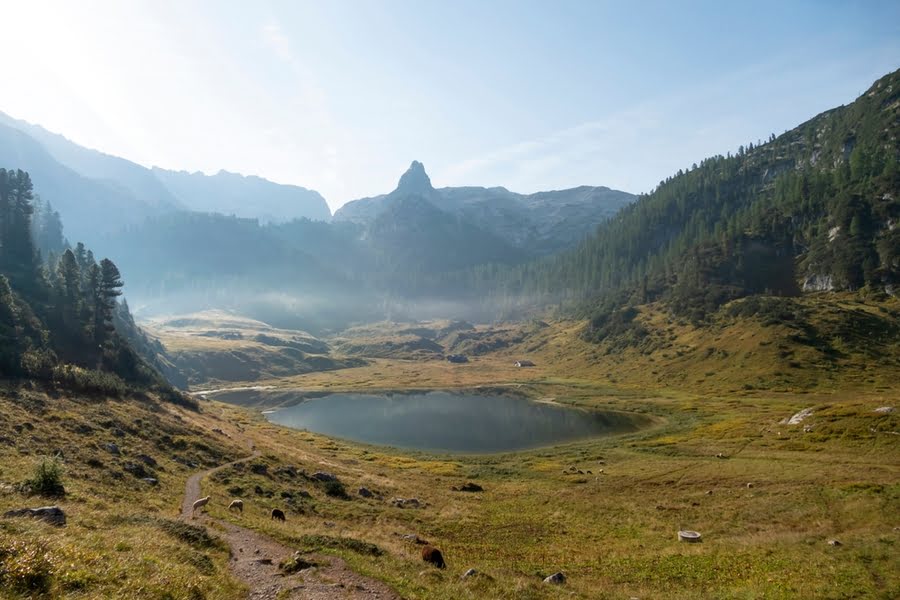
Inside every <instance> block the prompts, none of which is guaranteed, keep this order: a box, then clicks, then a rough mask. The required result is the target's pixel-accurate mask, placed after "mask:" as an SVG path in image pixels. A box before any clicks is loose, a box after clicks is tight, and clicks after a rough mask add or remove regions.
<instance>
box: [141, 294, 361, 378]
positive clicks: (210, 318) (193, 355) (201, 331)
mask: <svg viewBox="0 0 900 600" xmlns="http://www.w3.org/2000/svg"><path fill="white" fill-rule="evenodd" d="M146 327H147V331H148V332H149V333H150V335H151V336H152V338H153V339H154V340H156V341H158V342H159V343H160V344H162V346H163V347H164V348H165V356H166V359H167V360H168V361H170V362H171V364H172V365H173V367H174V368H176V369H178V370H179V372H180V373H181V374H182V375H183V376H184V377H185V379H186V383H188V384H190V385H191V386H194V387H197V386H204V387H210V386H217V385H224V384H227V383H228V382H234V381H238V382H240V381H252V380H257V379H268V378H272V377H285V376H288V375H296V374H299V373H309V372H312V371H329V370H332V369H343V368H348V367H358V366H360V365H362V364H364V361H363V360H361V359H358V358H346V357H335V356H333V355H332V349H331V347H330V346H329V345H328V344H326V343H325V342H323V341H321V340H319V339H317V338H315V337H314V336H312V335H310V334H309V333H306V332H305V331H299V330H292V329H279V328H277V327H272V326H271V325H269V324H267V323H264V322H262V321H258V320H256V319H249V318H245V317H241V316H238V315H235V314H232V313H228V312H225V311H205V312H202V313H192V314H188V315H181V316H173V317H165V318H160V319H154V320H152V321H150V322H148V323H146Z"/></svg>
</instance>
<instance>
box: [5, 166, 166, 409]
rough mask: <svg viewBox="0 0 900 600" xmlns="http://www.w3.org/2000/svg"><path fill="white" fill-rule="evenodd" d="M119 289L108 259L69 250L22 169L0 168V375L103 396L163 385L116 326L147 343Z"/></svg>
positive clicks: (80, 247)
mask: <svg viewBox="0 0 900 600" xmlns="http://www.w3.org/2000/svg"><path fill="white" fill-rule="evenodd" d="M36 207H37V209H38V210H37V211H36ZM122 286H123V281H122V275H121V273H120V272H119V269H118V268H117V267H116V265H115V263H114V262H113V261H112V260H110V259H108V258H103V259H101V260H100V261H99V262H98V261H97V260H96V259H95V257H94V255H93V253H92V252H91V250H89V249H87V248H85V246H84V245H83V244H81V243H78V244H76V246H75V247H74V249H73V248H70V247H68V244H67V242H66V241H65V239H64V238H63V236H62V226H61V224H60V223H59V217H58V215H56V214H55V213H54V212H53V211H52V209H50V208H49V207H47V206H46V205H44V204H42V203H41V202H40V200H39V199H38V198H37V197H36V196H35V194H34V184H33V183H32V181H31V178H30V176H29V175H28V173H26V172H24V171H21V170H6V169H0V373H2V374H3V375H4V376H7V377H8V376H14V377H26V378H30V379H35V380H41V381H48V382H58V383H63V384H65V385H68V386H72V387H74V388H76V389H83V390H85V391H95V392H103V393H113V394H122V393H125V392H126V391H128V390H129V389H130V388H134V389H146V388H149V387H156V388H159V389H162V390H168V384H166V383H165V381H164V380H163V379H162V377H161V376H160V375H159V374H158V373H157V372H156V371H155V370H154V369H153V368H152V367H150V366H149V365H148V363H147V362H146V361H145V360H144V359H142V358H141V357H140V356H139V355H138V354H137V352H136V351H135V350H134V348H133V347H132V345H131V344H129V342H128V341H127V340H126V339H125V337H123V335H120V333H119V332H118V331H117V328H116V326H115V323H119V324H120V327H119V330H120V331H122V332H123V334H124V335H125V336H129V337H131V338H133V340H134V342H135V343H138V344H141V343H145V342H146V343H149V342H148V341H147V340H146V336H144V335H143V334H142V333H141V332H140V331H139V329H137V327H136V326H135V325H134V322H133V320H132V319H131V316H130V313H129V311H128V305H127V303H126V302H124V300H122V301H121V302H120V301H119V297H120V296H121V294H122V291H121V290H122ZM148 355H149V356H152V353H150V354H148ZM151 360H152V358H151Z"/></svg>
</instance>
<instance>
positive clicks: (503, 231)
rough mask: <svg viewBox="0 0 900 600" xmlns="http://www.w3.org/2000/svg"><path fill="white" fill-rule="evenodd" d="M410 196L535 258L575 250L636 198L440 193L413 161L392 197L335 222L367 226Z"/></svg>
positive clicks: (471, 189)
mask: <svg viewBox="0 0 900 600" xmlns="http://www.w3.org/2000/svg"><path fill="white" fill-rule="evenodd" d="M408 193H417V194H419V195H421V196H423V197H424V198H426V199H427V200H428V201H429V202H431V203H432V204H433V205H434V206H435V207H437V208H438V209H439V210H442V211H444V212H447V213H449V214H453V215H456V216H458V217H462V218H465V219H466V220H468V221H469V222H471V223H473V224H474V225H477V226H478V227H480V228H482V229H484V230H485V231H489V232H491V233H492V234H493V235H496V236H498V237H500V238H502V239H503V240H504V241H505V242H506V243H508V244H510V245H511V246H513V247H516V248H518V249H519V250H521V251H524V252H526V253H528V254H531V255H535V256H543V255H548V254H552V253H554V252H557V251H559V250H562V249H564V248H567V247H571V246H572V245H573V244H575V243H577V242H578V241H579V240H580V239H581V238H583V237H585V236H587V235H589V234H590V233H592V232H593V229H594V228H595V227H597V226H598V225H599V224H600V223H602V222H604V221H605V220H606V219H608V218H610V217H611V216H612V215H613V214H615V213H616V212H617V211H618V210H620V209H621V208H622V207H624V206H627V205H628V204H630V203H631V202H633V201H634V200H635V199H636V198H637V196H635V195H633V194H629V193H627V192H622V191H619V190H614V189H611V188H609V187H606V186H588V185H583V186H578V187H574V188H569V189H564V190H549V191H542V192H535V193H533V194H518V193H516V192H511V191H509V190H508V189H506V188H505V187H499V186H498V187H491V188H485V187H478V186H461V187H443V188H435V187H433V186H432V184H431V180H430V178H429V177H428V175H427V173H426V172H425V168H424V166H423V165H422V163H420V162H419V161H415V160H414V161H413V162H412V163H411V165H410V167H409V169H407V171H406V172H405V173H403V175H402V176H401V177H400V181H399V182H398V184H397V187H396V188H395V189H394V190H393V191H391V192H389V193H387V194H381V195H378V196H369V197H366V198H360V199H357V200H352V201H350V202H348V203H346V204H344V205H343V206H342V207H340V208H339V209H338V210H337V211H335V213H334V216H333V219H334V221H335V222H338V221H348V222H352V223H357V224H359V225H362V226H368V225H370V224H371V223H372V222H374V221H375V220H376V219H377V218H378V216H379V215H380V214H382V213H383V212H385V210H387V207H388V206H389V205H390V204H391V202H392V201H394V200H395V199H396V198H398V197H399V196H401V195H404V194H408ZM562 207H566V208H568V209H569V210H561V208H562Z"/></svg>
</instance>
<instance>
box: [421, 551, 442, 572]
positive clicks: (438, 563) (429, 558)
mask: <svg viewBox="0 0 900 600" xmlns="http://www.w3.org/2000/svg"><path fill="white" fill-rule="evenodd" d="M422 560H424V561H425V562H427V563H430V564H432V565H434V566H435V567H437V568H438V569H443V568H444V567H446V566H447V563H445V562H444V555H443V554H441V551H440V550H438V549H437V548H435V547H434V546H425V547H424V548H422Z"/></svg>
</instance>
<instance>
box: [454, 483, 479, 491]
mask: <svg viewBox="0 0 900 600" xmlns="http://www.w3.org/2000/svg"><path fill="white" fill-rule="evenodd" d="M453 490H454V491H457V492H483V491H484V488H483V487H481V486H480V485H478V484H477V483H472V482H471V481H468V482H466V483H464V484H462V485H461V486H459V487H454V488H453Z"/></svg>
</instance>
